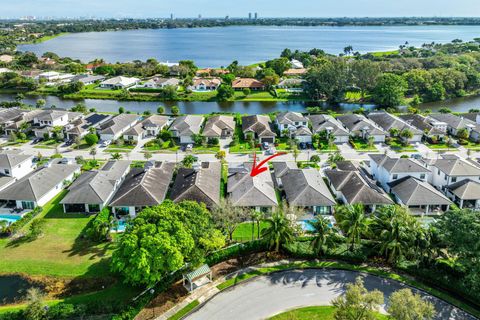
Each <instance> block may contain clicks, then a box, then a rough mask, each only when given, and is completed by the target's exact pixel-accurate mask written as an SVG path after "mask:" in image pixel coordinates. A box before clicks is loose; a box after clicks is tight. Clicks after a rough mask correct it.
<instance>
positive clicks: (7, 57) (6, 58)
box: [0, 54, 13, 63]
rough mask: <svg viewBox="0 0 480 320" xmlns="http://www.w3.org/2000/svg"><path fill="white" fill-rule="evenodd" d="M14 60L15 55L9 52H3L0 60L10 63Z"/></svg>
mask: <svg viewBox="0 0 480 320" xmlns="http://www.w3.org/2000/svg"><path fill="white" fill-rule="evenodd" d="M12 61H13V56H11V55H9V54H2V55H0V62H3V63H10V62H12Z"/></svg>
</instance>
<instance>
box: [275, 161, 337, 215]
mask: <svg viewBox="0 0 480 320" xmlns="http://www.w3.org/2000/svg"><path fill="white" fill-rule="evenodd" d="M281 179H282V184H283V186H284V190H285V196H286V198H287V202H288V204H289V205H290V206H295V207H302V208H305V209H306V210H307V211H308V212H311V213H313V214H332V213H333V208H334V206H335V205H336V201H335V198H334V197H333V195H332V194H331V193H330V190H329V189H328V187H327V185H326V184H325V182H324V181H323V178H322V176H321V175H320V172H319V171H318V170H317V169H313V168H312V169H291V170H288V171H287V173H286V174H285V175H283V177H282V178H281Z"/></svg>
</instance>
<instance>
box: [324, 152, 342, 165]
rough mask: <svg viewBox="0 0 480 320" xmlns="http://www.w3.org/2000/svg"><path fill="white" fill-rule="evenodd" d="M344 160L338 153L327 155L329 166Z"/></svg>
mask: <svg viewBox="0 0 480 320" xmlns="http://www.w3.org/2000/svg"><path fill="white" fill-rule="evenodd" d="M343 160H345V158H344V157H343V156H342V154H341V153H340V152H338V151H337V152H334V153H330V154H329V155H328V160H327V162H328V163H329V164H330V165H334V164H336V163H337V162H339V161H343Z"/></svg>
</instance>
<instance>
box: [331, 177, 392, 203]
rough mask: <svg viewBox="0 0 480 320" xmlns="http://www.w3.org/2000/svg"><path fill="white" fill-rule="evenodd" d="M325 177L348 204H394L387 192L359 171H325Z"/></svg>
mask: <svg viewBox="0 0 480 320" xmlns="http://www.w3.org/2000/svg"><path fill="white" fill-rule="evenodd" d="M325 176H326V177H327V179H328V180H329V181H330V183H331V184H332V186H333V187H334V188H335V190H337V191H338V192H341V193H342V194H343V196H344V197H345V199H346V200H347V202H348V204H355V203H363V204H365V205H383V204H393V201H392V200H391V199H390V198H389V197H388V196H387V194H385V192H384V191H383V190H382V189H380V188H379V187H378V186H376V185H375V184H374V183H373V182H372V181H370V180H368V178H366V177H365V176H363V175H361V174H360V172H358V171H341V170H325Z"/></svg>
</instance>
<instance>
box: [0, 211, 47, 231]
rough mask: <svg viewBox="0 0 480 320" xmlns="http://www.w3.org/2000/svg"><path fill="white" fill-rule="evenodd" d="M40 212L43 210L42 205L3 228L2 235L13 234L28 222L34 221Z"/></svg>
mask: <svg viewBox="0 0 480 320" xmlns="http://www.w3.org/2000/svg"><path fill="white" fill-rule="evenodd" d="M40 212H42V207H35V208H34V209H33V210H32V211H30V212H28V213H26V214H25V215H24V216H23V217H22V219H20V220H17V221H15V222H14V223H11V224H10V225H9V226H8V227H6V228H4V229H3V230H2V233H1V234H0V236H4V237H5V236H11V235H13V234H15V233H16V232H18V231H19V230H20V229H21V228H23V227H24V226H25V225H26V224H27V223H29V222H30V221H32V219H33V218H35V217H36V216H37V215H38V214H39V213H40Z"/></svg>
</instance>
